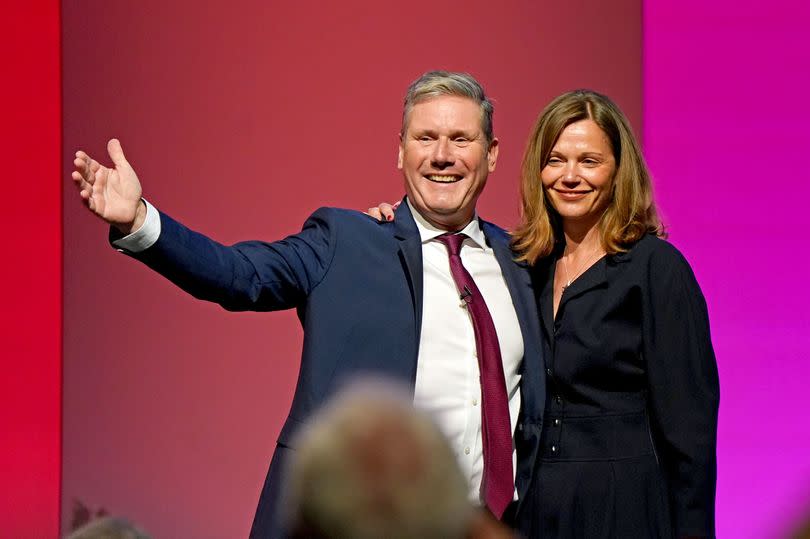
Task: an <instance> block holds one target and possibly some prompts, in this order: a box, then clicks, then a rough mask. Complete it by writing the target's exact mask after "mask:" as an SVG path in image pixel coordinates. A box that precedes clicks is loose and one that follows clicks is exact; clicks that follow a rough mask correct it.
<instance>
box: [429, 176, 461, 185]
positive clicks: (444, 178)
mask: <svg viewBox="0 0 810 539" xmlns="http://www.w3.org/2000/svg"><path fill="white" fill-rule="evenodd" d="M425 178H427V179H428V180H430V181H432V182H437V183H454V182H457V181H460V180H461V179H462V178H463V176H459V175H456V174H427V175H425Z"/></svg>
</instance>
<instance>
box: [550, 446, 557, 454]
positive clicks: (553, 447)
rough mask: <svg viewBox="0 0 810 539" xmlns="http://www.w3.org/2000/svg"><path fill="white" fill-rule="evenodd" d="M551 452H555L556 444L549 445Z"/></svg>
mask: <svg viewBox="0 0 810 539" xmlns="http://www.w3.org/2000/svg"><path fill="white" fill-rule="evenodd" d="M551 452H552V453H556V452H557V446H556V445H552V446H551Z"/></svg>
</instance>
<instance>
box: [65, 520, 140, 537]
mask: <svg viewBox="0 0 810 539" xmlns="http://www.w3.org/2000/svg"><path fill="white" fill-rule="evenodd" d="M66 539H150V537H149V535H148V534H146V533H145V532H143V531H141V530H139V529H138V528H136V527H135V526H133V525H132V524H131V523H130V522H129V521H127V520H126V519H123V518H117V517H102V518H99V519H96V520H93V521H91V522H88V523H87V524H85V525H84V526H82V527H81V528H79V529H78V530H75V531H74V532H73V533H71V534H70V535H68V536H67V538H66Z"/></svg>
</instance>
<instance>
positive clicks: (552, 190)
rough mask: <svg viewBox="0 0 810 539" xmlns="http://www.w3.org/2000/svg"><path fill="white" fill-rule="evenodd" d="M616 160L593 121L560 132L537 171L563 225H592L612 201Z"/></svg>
mask: <svg viewBox="0 0 810 539" xmlns="http://www.w3.org/2000/svg"><path fill="white" fill-rule="evenodd" d="M615 174H616V159H615V157H614V156H613V149H612V148H611V146H610V141H609V140H608V138H607V135H605V132H604V131H602V129H601V128H600V127H599V126H598V125H596V122H594V121H593V120H580V121H578V122H576V123H573V124H571V125H569V126H568V127H566V128H565V129H563V132H562V133H560V138H558V139H557V142H556V143H555V144H554V148H552V150H551V154H550V156H549V160H548V163H547V164H546V166H545V167H543V169H542V170H541V171H540V180H541V181H542V182H543V189H544V190H545V193H546V196H547V197H548V199H549V201H551V204H552V205H553V206H554V209H555V210H557V213H559V214H560V217H562V220H563V223H564V224H566V223H567V224H573V223H581V224H583V225H587V226H594V225H595V224H596V223H597V222H598V221H599V218H600V217H601V216H602V213H603V212H604V211H605V208H607V206H608V204H610V201H611V198H612V187H613V177H614V176H615Z"/></svg>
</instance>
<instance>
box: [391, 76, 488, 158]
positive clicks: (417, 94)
mask: <svg viewBox="0 0 810 539" xmlns="http://www.w3.org/2000/svg"><path fill="white" fill-rule="evenodd" d="M445 95H449V96H458V97H466V98H468V99H472V100H473V101H475V102H476V103H477V104H478V106H479V107H481V131H482V132H483V133H484V136H485V137H486V139H487V147H488V146H489V144H491V143H492V139H493V134H492V113H493V112H494V110H495V108H494V107H493V106H492V102H491V101H490V100H489V98H488V97H487V96H486V94H485V93H484V88H483V87H482V86H481V84H480V83H479V82H478V81H477V80H475V78H474V77H473V76H472V75H470V74H469V73H459V72H454V71H428V72H427V73H425V74H424V75H422V76H421V77H419V78H418V79H416V80H415V81H413V82H412V83H411V85H410V86H409V87H408V92H407V93H406V94H405V105H404V107H403V110H402V131H401V133H400V136H404V135H405V132H406V131H407V129H408V115H409V114H410V112H411V109H412V108H413V106H414V105H416V104H417V103H420V102H422V101H427V100H428V99H432V98H434V97H439V96H445Z"/></svg>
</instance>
